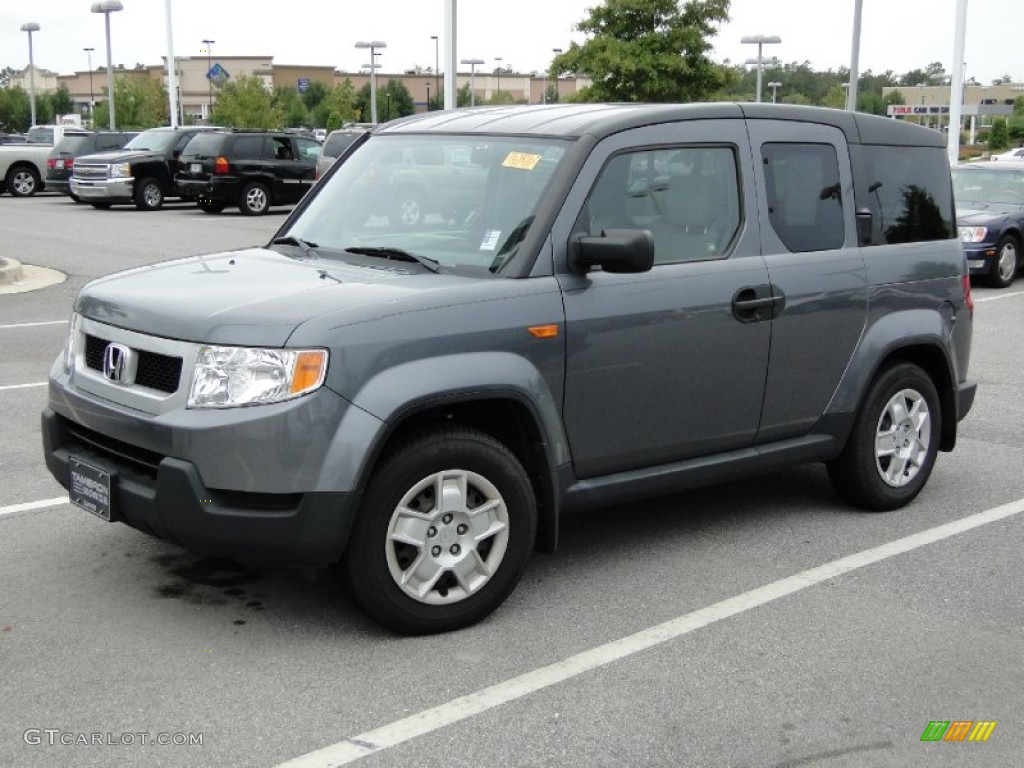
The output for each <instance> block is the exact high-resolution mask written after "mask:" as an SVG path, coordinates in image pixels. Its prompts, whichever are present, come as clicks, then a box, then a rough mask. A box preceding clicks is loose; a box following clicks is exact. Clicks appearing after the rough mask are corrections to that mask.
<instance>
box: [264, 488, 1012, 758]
mask: <svg viewBox="0 0 1024 768" xmlns="http://www.w3.org/2000/svg"><path fill="white" fill-rule="evenodd" d="M1021 512H1024V499H1018V500H1017V501H1014V502H1011V503H1009V504H1004V505H1003V506H1001V507H995V508H994V509H990V510H987V511H985V512H979V513H978V514H976V515H971V516H969V517H965V518H961V519H960V520H954V521H953V522H951V523H946V524H945V525H940V526H937V527H935V528H929V529H928V530H925V531H921V532H920V533H915V534H913V535H911V536H906V537H904V538H902V539H896V540H895V541H890V542H888V543H887V544H882V545H881V546H878V547H873V548H872V549H866V550H864V551H863V552H858V553H857V554H855V555H850V556H848V557H843V558H840V559H839V560H833V561H832V562H830V563H825V564H824V565H820V566H818V567H817V568H811V569H810V570H807V571H803V572H802V573H798V574H796V575H794V576H790V577H788V578H785V579H781V580H779V581H775V582H772V583H771V584H766V585H765V586H763V587H758V588H757V589H752V590H750V591H749V592H744V593H743V594H741V595H736V596H735V597H730V598H728V599H727V600H723V601H721V602H720V603H715V604H714V605H709V606H708V607H707V608H701V609H700V610H698V611H694V612H693V613H688V614H685V615H683V616H679V617H678V618H675V619H671V620H670V621H666V622H665V623H664V624H658V625H656V626H653V627H649V628H648V629H645V630H642V631H640V632H637V633H636V634H634V635H629V636H627V637H624V638H621V639H619V640H614V641H612V642H610V643H607V644H605V645H600V646H598V647H596V648H591V649H590V650H588V651H583V652H582V653H578V654H576V655H574V656H570V657H569V658H567V659H563V660H562V661H559V662H555V663H554V664H551V665H549V666H547V667H541V668H540V669H535V670H533V671H532V672H527V673H525V674H523V675H520V676H519V677H513V678H511V679H509V680H505V681H503V682H500V683H497V684H496V685H492V686H490V687H489V688H484V689H482V690H479V691H475V692H473V693H469V694H466V695H465V696H460V697H459V698H457V699H452V700H451V701H449V702H446V703H444V704H440V705H438V706H436V707H433V708H431V709H425V710H423V711H422V712H417V713H416V714H414V715H410V716H409V717H405V718H402V719H401V720H396V721H394V722H392V723H389V724H387V725H383V726H381V727H380V728H376V729H374V730H372V731H366V732H365V733H361V734H359V735H358V736H351V737H349V738H347V739H345V740H344V741H340V742H338V743H337V744H332V745H331V746H329V747H324V748H323V749H318V750H316V751H315V752H310V753H308V754H305V755H302V756H300V757H297V758H295V759H293V760H289V761H287V762H284V763H281V764H280V765H279V766H277V768H314V767H316V768H324V767H326V766H337V765H346V764H347V763H351V762H354V761H356V760H358V759H360V758H362V757H366V756H367V755H372V754H374V753H376V752H381V751H383V750H385V749H388V748H390V747H394V746H398V745H399V744H403V743H404V742H407V741H409V740H411V739H414V738H416V737H417V736H423V735H424V734H427V733H431V732H432V731H436V730H438V729H440V728H443V727H445V726H446V725H452V724H454V723H458V722H460V721H462V720H466V719H467V718H470V717H473V716H474V715H479V714H480V713H482V712H486V711H487V710H489V709H492V708H494V707H498V706H500V705H502V704H506V703H508V702H510V701H515V700H516V699H520V698H522V697H524V696H528V695H529V694H531V693H535V692H536V691H539V690H542V689H544V688H548V687H549V686H552V685H555V684H556V683H561V682H564V681H566V680H570V679H572V678H574V677H576V676H578V675H582V674H583V673H584V672H589V671H590V670H593V669H597V668H598V667H602V666H605V665H606V664H611V663H612V662H615V661H619V660H620V659H625V658H627V657H629V656H632V655H634V654H636V653H639V652H640V651H644V650H647V649H648V648H653V647H655V646H658V645H662V644H663V643H667V642H669V641H671V640H675V639H677V638H679V637H682V636H683V635H686V634H688V633H690V632H693V631H694V630H697V629H701V628H702V627H706V626H708V625H710V624H714V623H715V622H718V621H722V620H723V619H728V618H730V617H732V616H737V615H739V614H741V613H743V612H745V611H749V610H752V609H754V608H757V607H759V606H762V605H765V604H766V603H770V602H772V601H773V600H778V599H779V598H780V597H785V596H786V595H791V594H793V593H795V592H799V591H801V590H804V589H807V588H808V587H812V586H814V585H816V584H820V583H822V582H824V581H827V580H829V579H833V578H835V577H836V576H840V575H842V574H844V573H849V572H850V571H854V570H857V569H859V568H864V567H865V566H868V565H871V564H872V563H877V562H880V561H882V560H886V559H888V558H890V557H895V556H896V555H899V554H903V553H904V552H909V551H911V550H913V549H917V548H918V547H923V546H925V545H927V544H933V543H935V542H937V541H942V540H943V539H947V538H949V537H951V536H955V535H957V534H959V533H964V532H965V531H969V530H971V529H972V528H977V527H979V526H982V525H986V524H988V523H993V522H996V521H997V520H1002V519H1004V518H1007V517H1011V516H1013V515H1016V514H1019V513H1021Z"/></svg>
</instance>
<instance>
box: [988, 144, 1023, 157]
mask: <svg viewBox="0 0 1024 768" xmlns="http://www.w3.org/2000/svg"><path fill="white" fill-rule="evenodd" d="M991 159H992V160H1024V147H1017V148H1016V149H1011V150H1007V151H1006V152H1000V153H999V154H998V155H992V157H991Z"/></svg>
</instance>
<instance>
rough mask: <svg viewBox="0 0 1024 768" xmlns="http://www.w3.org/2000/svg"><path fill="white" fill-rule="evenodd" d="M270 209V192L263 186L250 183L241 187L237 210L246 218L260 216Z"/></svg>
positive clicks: (256, 182)
mask: <svg viewBox="0 0 1024 768" xmlns="http://www.w3.org/2000/svg"><path fill="white" fill-rule="evenodd" d="M269 207H270V190H269V189H267V187H266V185H265V184H261V183H260V182H258V181H250V182H249V183H248V184H246V185H245V186H244V187H242V195H241V197H240V198H239V200H238V210H240V211H241V212H242V213H244V214H245V215H246V216H262V215H263V214H264V213H266V212H267V209H268V208H269Z"/></svg>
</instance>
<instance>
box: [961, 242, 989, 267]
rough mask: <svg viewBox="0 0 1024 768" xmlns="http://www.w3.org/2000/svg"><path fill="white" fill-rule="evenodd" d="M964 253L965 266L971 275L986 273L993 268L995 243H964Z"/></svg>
mask: <svg viewBox="0 0 1024 768" xmlns="http://www.w3.org/2000/svg"><path fill="white" fill-rule="evenodd" d="M964 253H965V254H966V255H967V268H968V270H970V273H971V274H972V275H987V274H989V273H990V272H991V271H992V270H993V269H994V268H995V263H996V245H995V243H977V244H974V243H972V244H970V245H966V244H965V245H964Z"/></svg>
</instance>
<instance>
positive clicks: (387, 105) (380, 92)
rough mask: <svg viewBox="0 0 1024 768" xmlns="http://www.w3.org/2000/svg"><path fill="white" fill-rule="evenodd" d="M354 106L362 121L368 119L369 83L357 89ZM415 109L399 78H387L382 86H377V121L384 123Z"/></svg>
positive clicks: (410, 95)
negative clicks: (385, 83)
mask: <svg viewBox="0 0 1024 768" xmlns="http://www.w3.org/2000/svg"><path fill="white" fill-rule="evenodd" d="M355 108H356V110H357V111H358V112H359V114H360V115H362V117H363V121H364V122H369V121H370V119H371V118H370V84H369V83H367V84H366V85H364V86H363V87H362V88H360V89H359V93H358V94H356V97H355ZM415 111H416V107H415V104H414V103H413V99H412V94H411V93H410V92H409V89H408V88H406V87H405V84H404V83H403V82H402V81H401V80H388V82H387V85H385V86H384V87H383V88H381V87H380V86H378V87H377V122H380V123H386V122H387V121H388V120H394V119H396V118H399V117H405V116H406V115H411V114H413V113H414V112H415Z"/></svg>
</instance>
